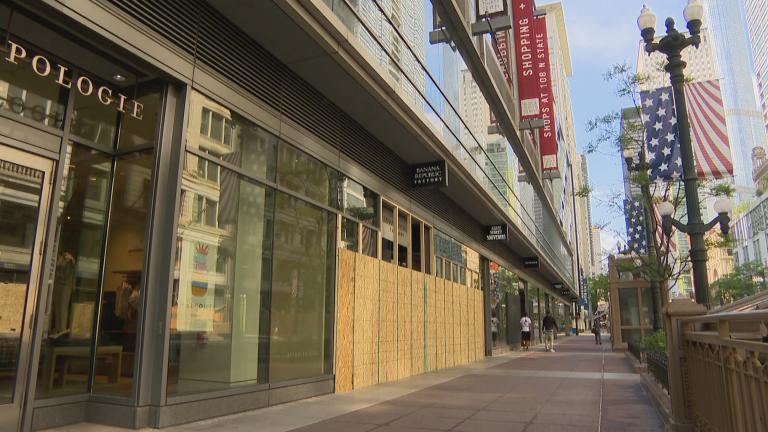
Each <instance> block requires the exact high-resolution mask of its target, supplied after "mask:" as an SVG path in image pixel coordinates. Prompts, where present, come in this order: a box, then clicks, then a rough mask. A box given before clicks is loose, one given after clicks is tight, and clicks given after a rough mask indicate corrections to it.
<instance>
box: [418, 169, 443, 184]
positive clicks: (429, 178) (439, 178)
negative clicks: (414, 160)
mask: <svg viewBox="0 0 768 432" xmlns="http://www.w3.org/2000/svg"><path fill="white" fill-rule="evenodd" d="M444 175H445V174H444V167H443V166H442V165H440V164H435V165H421V166H417V167H415V168H414V169H413V184H414V185H419V186H424V185H431V184H440V183H443V179H444Z"/></svg>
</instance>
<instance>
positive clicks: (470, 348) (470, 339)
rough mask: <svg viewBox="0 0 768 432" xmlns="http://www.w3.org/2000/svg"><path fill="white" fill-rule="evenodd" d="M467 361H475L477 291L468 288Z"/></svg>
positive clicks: (466, 309)
mask: <svg viewBox="0 0 768 432" xmlns="http://www.w3.org/2000/svg"><path fill="white" fill-rule="evenodd" d="M464 311H465V313H466V314H467V361H468V362H473V361H475V290H474V289H472V288H470V287H467V305H466V307H465V308H464Z"/></svg>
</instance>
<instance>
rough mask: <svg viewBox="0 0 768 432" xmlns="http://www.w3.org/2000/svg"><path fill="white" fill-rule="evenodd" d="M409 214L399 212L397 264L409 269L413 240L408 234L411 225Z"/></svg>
mask: <svg viewBox="0 0 768 432" xmlns="http://www.w3.org/2000/svg"><path fill="white" fill-rule="evenodd" d="M408 219H409V217H408V214H407V213H404V212H401V211H398V216H397V264H398V265H399V266H400V267H408V248H409V247H410V244H411V239H410V236H409V234H408V232H409V231H410V230H409V228H410V225H409V222H408Z"/></svg>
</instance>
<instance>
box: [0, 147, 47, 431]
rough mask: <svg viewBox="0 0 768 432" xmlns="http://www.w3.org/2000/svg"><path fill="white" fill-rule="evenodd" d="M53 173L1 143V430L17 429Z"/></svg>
mask: <svg viewBox="0 0 768 432" xmlns="http://www.w3.org/2000/svg"><path fill="white" fill-rule="evenodd" d="M52 174H53V162H52V161H50V160H48V159H44V158H41V157H38V156H34V155H31V154H29V153H25V152H22V151H19V150H16V149H13V148H11V147H7V146H4V145H2V144H0V431H16V430H18V428H19V421H20V418H21V410H22V400H23V398H24V392H25V390H26V384H27V382H26V381H27V375H28V367H29V363H30V362H29V351H30V345H31V343H30V341H31V334H32V329H31V328H30V327H31V325H32V324H31V323H32V313H33V311H34V309H35V308H34V305H35V299H36V297H37V290H38V287H39V284H40V276H41V271H40V270H41V268H40V266H41V259H42V246H43V240H44V238H45V225H46V217H47V213H48V211H47V210H48V202H49V197H50V176H51V175H52Z"/></svg>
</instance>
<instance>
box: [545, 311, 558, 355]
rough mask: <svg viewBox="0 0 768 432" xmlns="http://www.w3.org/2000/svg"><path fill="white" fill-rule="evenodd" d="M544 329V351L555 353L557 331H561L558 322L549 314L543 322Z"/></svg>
mask: <svg viewBox="0 0 768 432" xmlns="http://www.w3.org/2000/svg"><path fill="white" fill-rule="evenodd" d="M541 325H542V327H543V328H544V351H549V352H555V330H557V331H560V328H559V327H558V326H557V322H555V319H554V318H553V317H552V315H551V314H550V313H549V312H547V313H546V315H544V319H543V320H542V321H541Z"/></svg>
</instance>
